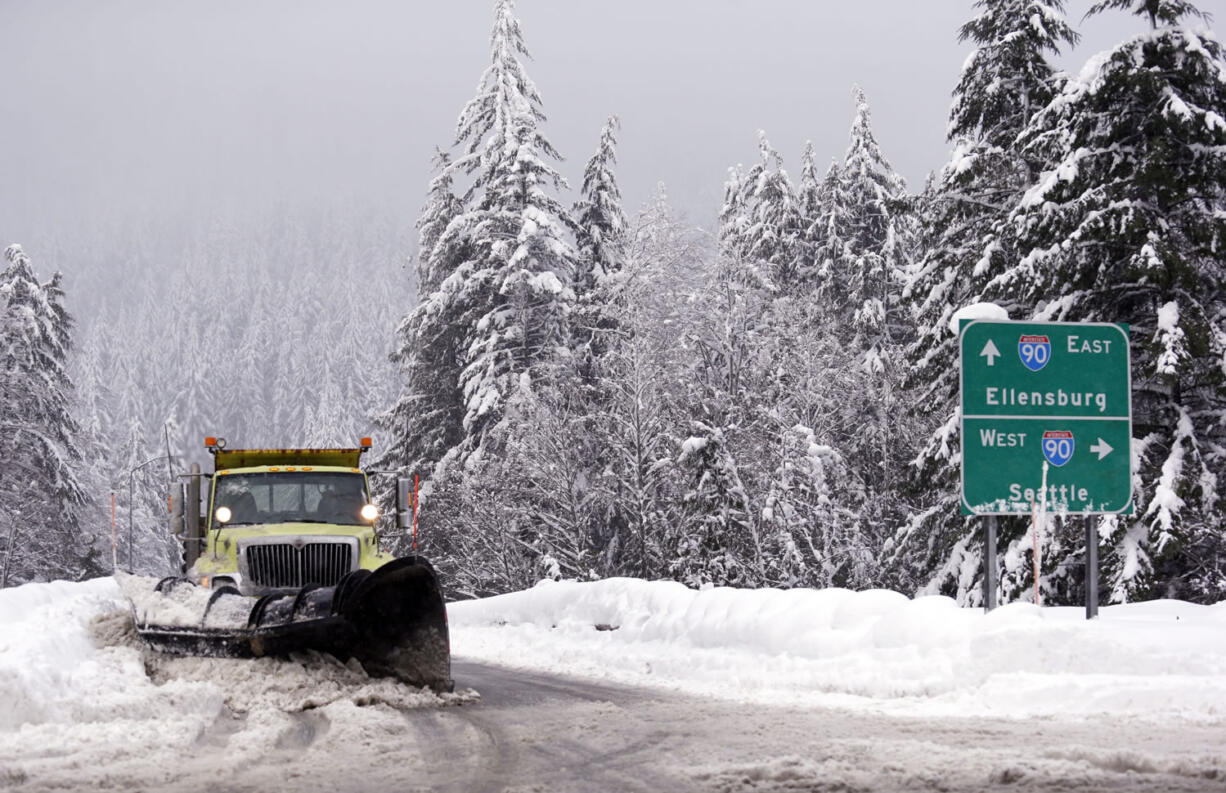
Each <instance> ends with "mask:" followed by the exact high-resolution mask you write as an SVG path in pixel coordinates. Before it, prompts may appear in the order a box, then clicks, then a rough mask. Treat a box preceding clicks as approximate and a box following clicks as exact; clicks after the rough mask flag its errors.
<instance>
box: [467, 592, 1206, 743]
mask: <svg viewBox="0 0 1226 793" xmlns="http://www.w3.org/2000/svg"><path fill="white" fill-rule="evenodd" d="M448 613H449V615H450V620H451V625H452V649H453V652H454V653H455V654H456V655H457V656H467V657H471V658H474V659H481V660H486V661H490V662H494V663H502V664H508V665H515V666H522V667H526V668H533V669H540V670H548V671H555V672H562V673H568V674H574V675H580V676H584V677H592V678H599V679H603V680H610V681H617V682H624V683H632V684H637V685H656V686H663V687H666V688H671V689H674V690H681V691H685V692H689V693H701V694H709V695H715V696H721V697H727V698H733V699H737V700H743V701H749V702H763V703H775V704H798V703H799V704H806V703H808V704H822V705H838V706H848V707H869V708H872V709H876V710H880V711H883V712H890V713H897V714H915V715H992V716H1019V717H1020V716H1038V715H1089V714H1102V713H1107V714H1132V715H1138V716H1154V717H1159V718H1169V717H1173V716H1174V717H1183V718H1191V719H1208V720H1217V719H1221V718H1224V717H1226V604H1219V605H1216V606H1198V605H1193V604H1188V603H1183V602H1178V601H1157V602H1151V603H1138V604H1131V605H1124V606H1110V607H1106V608H1103V609H1101V611H1100V614H1101V616H1100V618H1099V619H1098V620H1096V621H1093V622H1087V621H1085V619H1084V610H1083V609H1075V608H1045V609H1038V608H1036V607H1034V606H1032V605H1029V604H1021V603H1019V604H1012V605H1007V606H1004V607H1002V608H999V609H997V610H995V611H993V612H991V613H988V614H984V613H983V612H982V611H979V610H970V609H962V608H959V607H958V606H957V605H956V604H955V603H954V601H953V600H951V599H949V598H945V597H920V598H916V599H909V598H907V597H905V596H904V595H901V594H898V593H896V592H887V591H881V590H873V591H867V592H851V591H848V590H843V589H827V590H812V589H794V590H775V589H763V590H737V589H729V588H716V589H708V590H703V591H695V590H692V589H688V588H686V587H685V586H682V585H681V584H677V583H670V582H644V581H638V580H633V579H610V580H606V581H600V582H594V583H575V582H562V583H555V582H542V584H541V585H539V586H537V587H535V588H534V589H531V590H528V591H526V592H518V593H513V594H510V595H503V596H500V597H495V598H489V599H486V600H480V601H465V602H459V603H452V604H450V605H449V607H448Z"/></svg>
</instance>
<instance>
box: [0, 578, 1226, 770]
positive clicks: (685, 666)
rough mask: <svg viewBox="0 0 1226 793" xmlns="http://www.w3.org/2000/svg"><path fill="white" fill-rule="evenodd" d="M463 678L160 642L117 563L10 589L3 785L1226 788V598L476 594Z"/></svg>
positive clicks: (611, 591)
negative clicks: (1034, 601) (144, 634)
mask: <svg viewBox="0 0 1226 793" xmlns="http://www.w3.org/2000/svg"><path fill="white" fill-rule="evenodd" d="M450 611H451V613H452V625H453V648H454V650H455V652H456V655H457V661H456V664H455V669H454V673H455V678H456V683H457V693H456V694H455V695H446V696H444V697H442V698H440V697H438V696H435V695H434V694H432V693H430V692H428V691H421V690H417V689H413V688H409V687H406V686H403V685H401V684H398V683H396V682H394V681H391V680H387V679H372V678H370V677H368V676H367V675H366V674H365V673H364V672H363V671H362V670H361V669H360V667H356V665H354V664H348V665H345V664H341V663H339V662H337V661H335V660H334V659H330V658H327V657H324V656H318V655H313V654H304V655H302V656H296V657H294V658H290V659H270V658H264V659H258V660H252V661H242V660H235V659H204V658H175V657H168V656H161V655H158V654H155V653H150V652H147V651H145V650H144V649H143V648H142V646H141V645H140V643H139V641H138V640H137V638H136V636H135V634H134V632H133V630H132V625H131V620H130V618H129V614H128V611H127V610H126V608H125V604H124V602H123V600H122V598H121V597H120V596H119V590H118V587H117V586H116V585H115V583H114V581H111V580H105V579H99V580H97V581H90V582H85V583H82V584H70V583H65V582H56V583H52V584H33V585H27V586H23V587H17V588H15V589H8V590H4V591H2V592H0V790H2V791H6V793H7V791H9V790H12V791H19V792H20V793H36V792H41V791H52V790H90V791H129V790H147V791H163V790H168V791H201V792H202V793H203V792H204V791H208V792H209V793H219V792H224V791H251V792H252V793H257V792H258V793H277V791H315V790H318V791H333V790H336V791H355V792H356V791H368V790H369V791H389V792H390V791H414V790H449V791H548V792H549V793H553V792H554V791H608V792H609V793H613V792H615V791H623V790H625V791H637V790H643V791H647V790H650V791H730V792H736V793H739V792H741V791H745V792H746V793H748V792H749V791H754V792H757V793H760V792H762V791H829V790H839V791H867V790H908V791H914V790H919V791H922V790H940V791H961V790H967V791H971V790H1008V791H1028V790H1035V791H1037V790H1078V791H1081V790H1104V791H1105V790H1154V791H1159V790H1161V791H1183V790H1186V791H1226V749H1223V743H1224V742H1223V739H1222V736H1223V735H1226V726H1224V725H1226V718H1224V716H1223V714H1226V705H1224V703H1226V662H1224V659H1226V630H1223V628H1224V627H1226V621H1224V618H1226V611H1223V608H1222V604H1219V605H1217V606H1193V605H1190V604H1183V603H1178V602H1174V601H1166V602H1157V603H1150V604H1136V605H1130V606H1119V607H1112V608H1111V609H1104V618H1103V619H1102V620H1100V621H1096V622H1094V623H1085V622H1084V621H1079V620H1077V619H1075V614H1072V613H1070V612H1071V611H1073V610H1060V609H1043V610H1038V609H1035V608H1034V607H1033V606H1026V605H1025V604H1015V605H1014V606H1010V607H1006V608H1003V609H999V610H998V611H997V612H993V614H991V615H983V614H982V613H981V612H974V611H970V610H966V609H958V608H957V607H956V606H954V605H952V603H951V602H948V601H947V600H945V599H940V598H918V599H914V600H912V599H909V598H906V597H903V596H902V595H898V594H897V593H883V592H864V593H853V592H847V591H844V590H839V591H834V590H826V591H821V592H814V591H808V592H806V591H799V590H793V591H788V592H780V591H765V590H758V591H752V592H743V591H736V590H710V591H702V592H698V591H694V590H687V589H686V588H684V587H681V586H680V585H673V584H661V583H647V582H641V581H630V580H621V581H607V582H597V583H594V584H575V585H561V584H559V585H552V586H545V587H536V588H534V589H532V590H529V591H527V592H523V593H515V594H513V595H509V596H503V597H501V598H491V599H489V600H487V601H479V602H468V603H459V604H452V606H451V607H450Z"/></svg>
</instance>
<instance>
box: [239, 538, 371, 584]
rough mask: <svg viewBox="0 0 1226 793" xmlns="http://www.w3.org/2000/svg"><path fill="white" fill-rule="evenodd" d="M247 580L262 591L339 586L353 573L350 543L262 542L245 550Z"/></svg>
mask: <svg viewBox="0 0 1226 793" xmlns="http://www.w3.org/2000/svg"><path fill="white" fill-rule="evenodd" d="M244 552H245V555H246V561H247V565H246V567H247V571H246V578H247V581H249V582H250V583H251V584H252V585H254V586H257V587H262V588H276V589H282V588H295V589H296V588H298V587H302V586H306V585H307V584H319V585H320V586H335V585H336V584H337V583H338V582H339V581H340V580H341V577H342V576H344V575H345V573H348V572H350V571H351V570H353V547H352V545H351V544H350V543H349V542H307V543H303V544H302V546H301V547H295V545H294V544H293V543H287V542H278V543H260V544H258V545H248V546H247V547H246V548H245V549H244Z"/></svg>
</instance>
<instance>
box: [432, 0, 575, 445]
mask: <svg viewBox="0 0 1226 793" xmlns="http://www.w3.org/2000/svg"><path fill="white" fill-rule="evenodd" d="M490 45H491V46H490V65H489V66H488V67H487V68H486V70H485V72H484V74H483V75H482V77H481V82H480V84H479V86H478V88H477V95H476V96H475V97H473V99H472V100H470V101H469V102H468V104H467V105H465V107H464V109H463V110H462V111H461V113H460V119H459V122H458V125H457V131H456V141H457V144H458V145H460V146H462V147H463V154H462V156H460V157H459V158H458V159H457V160H456V162H455V163H454V165H453V167H455V168H457V169H459V170H461V171H463V172H464V173H466V174H469V175H470V176H471V177H472V184H471V185H470V186H469V189H468V191H467V193H466V197H467V198H468V201H469V203H468V206H467V207H466V208H465V210H464V212H462V213H461V214H460V215H459V216H457V217H456V218H455V219H454V220H453V221H452V222H451V223H450V224H449V225H448V228H447V231H446V232H444V234H443V238H442V239H441V240H440V244H444V245H466V246H467V252H468V258H466V259H465V260H464V261H463V262H461V263H460V264H459V266H458V267H457V268H456V271H455V272H454V273H452V274H451V275H450V276H449V277H448V278H447V279H446V280H445V281H444V282H443V284H442V286H441V287H440V289H439V291H438V292H436V293H435V294H434V295H431V296H429V297H427V298H426V299H427V300H428V301H430V302H432V303H438V304H439V305H440V311H441V312H445V313H448V314H449V315H451V316H453V317H456V318H457V321H458V323H459V329H460V331H461V333H462V334H463V343H462V347H461V355H462V360H463V368H462V370H461V373H460V382H459V386H460V390H461V391H462V393H463V398H464V420H463V427H464V438H463V439H462V441H461V443H460V446H459V448H458V449H457V450H456V451H457V453H458V456H459V457H461V458H464V457H467V456H468V455H470V454H472V453H474V452H477V451H479V450H481V449H482V447H483V446H484V442H485V436H486V434H487V432H488V430H489V429H490V428H491V426H492V425H493V424H495V423H497V422H498V421H499V420H500V419H501V417H502V412H503V406H504V403H505V400H506V399H507V398H508V397H509V396H510V395H511V394H512V393H513V392H514V391H515V390H516V389H517V388H519V387H520V386H521V385H522V384H523V383H525V382H526V383H529V384H531V386H532V387H534V388H541V387H545V388H547V387H549V384H550V382H551V381H553V380H554V379H555V378H556V377H557V376H558V370H559V368H560V364H561V363H563V362H564V360H565V359H566V358H567V357H568V354H569V352H568V348H567V346H566V344H567V341H568V338H567V324H566V315H567V312H568V311H569V308H570V305H571V304H572V303H573V300H574V292H573V290H572V288H571V279H572V277H573V271H574V258H575V253H574V249H573V248H572V246H571V244H570V242H569V241H568V239H567V229H568V227H569V226H570V225H571V223H572V221H571V220H570V218H569V215H568V213H567V211H566V209H565V208H564V207H563V206H562V204H561V203H560V202H559V201H558V199H557V198H556V196H555V193H556V191H557V190H558V189H560V188H562V187H564V186H565V184H566V182H565V180H564V179H563V178H562V176H561V174H560V173H559V172H558V171H557V169H556V168H555V166H554V165H553V164H551V161H557V160H559V159H560V156H559V155H558V153H557V151H556V150H555V149H554V147H553V144H551V143H550V142H549V140H548V139H547V138H546V137H545V134H544V132H543V131H542V129H541V126H540V124H541V122H543V121H544V120H545V114H544V112H543V110H542V102H541V97H540V94H539V93H538V92H537V89H536V86H535V85H534V84H533V83H532V80H531V79H530V78H529V77H528V74H527V72H526V71H525V70H524V66H523V62H522V60H521V56H522V57H526V56H527V54H528V50H527V48H526V47H525V45H524V41H523V36H522V33H521V31H520V25H519V20H518V19H517V18H516V17H515V14H514V4H513V3H512V2H511V0H498V2H497V3H496V4H495V6H494V29H493V33H492V35H491V37H490Z"/></svg>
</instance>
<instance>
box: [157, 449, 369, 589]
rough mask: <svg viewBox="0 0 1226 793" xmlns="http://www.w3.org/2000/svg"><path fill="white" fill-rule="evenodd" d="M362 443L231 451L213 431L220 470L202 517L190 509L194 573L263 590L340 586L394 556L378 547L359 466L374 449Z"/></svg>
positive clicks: (205, 582)
mask: <svg viewBox="0 0 1226 793" xmlns="http://www.w3.org/2000/svg"><path fill="white" fill-rule="evenodd" d="M362 440H363V444H362V446H361V447H359V448H353V449H226V448H225V441H224V440H221V439H216V438H207V439H206V440H205V443H206V446H207V447H208V449H209V451H210V452H211V453H212V455H213V467H214V471H213V473H212V474H211V475H208V480H209V484H210V485H211V486H210V487H209V488H208V489H207V493H208V495H207V497H206V498H205V499H204V501H205V502H207V509H206V510H205V512H204V514H203V515H200V514H199V512H198V510H199V507H198V506H197V507H196V508H195V509H191V508H190V507H189V509H188V510H186V512H187V513H188V516H189V520H188V521H187V524H189V525H187V526H185V528H186V529H187V532H186V533H187V535H188V536H186V537H184V543H185V551H187V553H186V555H185V558H186V559H187V564H186V565H185V568H186V570H185V572H186V574H187V576H188V578H190V579H192V580H194V581H196V582H197V583H199V584H200V585H202V586H206V587H211V588H214V589H216V588H219V587H222V586H232V587H235V588H236V589H238V590H239V592H240V593H242V594H244V595H265V594H274V593H282V592H291V591H296V590H300V589H302V588H303V587H310V586H319V587H327V586H335V585H336V584H337V583H338V582H339V581H340V580H341V578H343V577H344V576H345V575H346V574H348V573H351V572H354V571H356V570H375V569H376V568H378V567H381V566H382V565H384V564H386V563H388V562H390V561H392V559H393V557H392V555H391V554H388V553H384V552H382V551H381V550H380V548H379V538H378V534H377V531H376V520H377V519H378V517H379V510H378V509H377V508H376V507H375V505H374V504H373V503H372V499H371V495H370V483H369V481H368V479H367V476H366V473H365V472H364V471H363V470H362V469H361V468H359V467H358V464H359V460H360V458H361V455H362V453H363V452H365V451H366V450H367V449H369V448H370V443H369V439H367V438H363V439H362ZM201 476H204V475H201ZM197 488H198V486H197ZM190 491H191V487H190V485H189V495H188V501H189V502H190V501H192V495H191V494H190ZM196 492H197V495H196V496H195V498H196V504H199V503H200V499H199V495H198V494H199V492H200V489H199V488H198V489H197V491H196ZM192 514H195V515H196V516H197V521H196V523H197V524H198V525H197V526H196V527H195V531H192V528H193V527H192V526H191V525H190V524H191V523H193V521H191V520H190V516H191V515H192ZM193 534H195V536H194V537H193V536H191V535H193ZM180 536H183V535H182V534H180ZM192 544H194V545H195V547H196V548H198V551H197V552H196V553H192V552H191V551H192V548H191V547H190V546H191V545H192Z"/></svg>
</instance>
